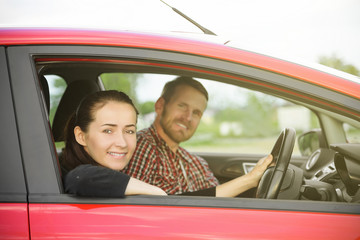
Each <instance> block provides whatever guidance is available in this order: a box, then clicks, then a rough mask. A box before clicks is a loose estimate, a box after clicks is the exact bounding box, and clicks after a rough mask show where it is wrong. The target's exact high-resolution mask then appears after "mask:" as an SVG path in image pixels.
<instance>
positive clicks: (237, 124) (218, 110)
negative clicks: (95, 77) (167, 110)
mask: <svg viewBox="0 0 360 240" xmlns="http://www.w3.org/2000/svg"><path fill="white" fill-rule="evenodd" d="M176 77H177V76H174V75H161V74H128V73H126V74H123V73H111V74H109V73H105V74H102V75H101V76H100V78H101V80H102V81H103V84H104V86H105V89H117V90H120V91H124V92H126V93H127V94H128V95H129V96H130V97H131V98H132V99H133V101H134V102H135V104H136V106H137V108H138V110H139V112H140V115H139V121H138V129H139V130H140V129H142V128H145V127H148V126H150V124H151V123H152V122H153V121H154V117H155V113H154V104H155V101H156V100H157V98H158V97H159V96H160V94H161V91H162V88H163V86H164V84H165V83H166V82H167V81H171V80H173V79H175V78H176ZM197 80H199V81H200V82H201V83H202V84H203V85H204V86H205V88H206V89H207V91H208V92H209V102H208V106H207V109H206V111H205V113H204V114H203V117H202V120H201V123H200V125H199V127H198V129H197V131H196V133H195V134H194V136H193V137H192V138H191V139H190V140H188V141H187V142H184V143H181V146H183V147H185V148H186V149H188V150H190V151H196V152H229V153H258V154H266V153H269V152H270V151H271V149H272V147H273V145H274V143H275V141H276V139H277V137H278V136H279V134H280V131H281V130H282V129H283V128H285V127H293V128H295V129H296V132H297V135H299V134H301V133H303V132H306V131H308V130H310V129H312V128H317V127H318V126H319V124H318V121H317V118H316V116H315V114H313V113H312V112H311V111H309V110H308V109H307V108H305V107H302V106H298V105H295V104H292V103H290V102H288V101H285V100H282V99H279V98H276V97H273V96H269V95H266V94H263V93H260V92H256V91H251V90H248V89H244V88H240V87H238V86H234V85H230V84H225V83H220V82H215V81H211V80H205V79H197ZM294 154H296V155H300V152H299V150H298V147H297V144H296V145H295V149H294Z"/></svg>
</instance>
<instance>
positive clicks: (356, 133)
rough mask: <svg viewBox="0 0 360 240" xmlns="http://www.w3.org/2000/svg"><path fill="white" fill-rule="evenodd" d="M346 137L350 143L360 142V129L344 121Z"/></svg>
mask: <svg viewBox="0 0 360 240" xmlns="http://www.w3.org/2000/svg"><path fill="white" fill-rule="evenodd" d="M344 129H345V134H346V139H347V141H348V142H349V143H360V129H359V128H356V127H354V126H352V125H350V124H347V123H344Z"/></svg>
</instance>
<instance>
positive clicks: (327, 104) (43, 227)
mask: <svg viewBox="0 0 360 240" xmlns="http://www.w3.org/2000/svg"><path fill="white" fill-rule="evenodd" d="M205 38H206V37H205V36H202V37H201V40H200V39H196V38H193V37H185V36H173V35H169V36H166V35H160V34H150V33H136V32H128V31H125V32H113V31H89V30H64V29H1V30H0V39H1V40H0V43H1V44H0V69H1V71H0V74H1V77H0V78H1V80H0V85H1V87H0V91H1V95H0V96H1V101H0V105H1V117H0V118H1V125H0V127H1V137H0V138H1V153H2V156H1V159H0V166H1V167H0V173H1V174H0V180H1V181H0V182H1V184H0V238H1V239H32V240H35V239H360V230H359V227H360V188H359V184H360V144H359V142H360V140H359V137H360V81H359V78H357V77H355V76H351V75H348V74H345V73H341V72H335V71H328V70H326V69H316V68H314V67H309V66H305V65H300V64H296V63H293V62H290V61H285V60H281V59H278V58H273V57H270V56H266V55H262V54H258V53H254V52H249V51H246V50H241V49H237V48H234V47H231V46H228V45H227V44H225V43H222V42H221V41H220V40H217V39H216V37H211V39H205ZM334 72H335V73H334ZM177 76H191V77H194V78H196V79H200V80H201V81H202V82H203V83H204V85H205V86H206V87H207V88H208V90H209V92H210V98H211V100H210V102H209V106H208V109H207V112H206V114H205V115H204V117H203V120H202V121H203V122H202V123H201V125H200V126H199V129H198V131H197V133H196V135H195V136H194V137H193V139H192V140H190V141H189V142H188V143H186V144H185V147H186V148H188V149H189V150H191V151H194V152H197V154H199V155H201V156H202V157H203V158H204V159H205V160H206V161H207V162H208V163H209V165H210V167H211V169H212V171H213V172H214V174H215V175H216V177H217V178H218V179H219V180H220V181H221V182H226V181H228V180H230V179H232V178H234V177H236V176H240V175H242V174H245V173H247V172H248V171H249V170H250V169H251V167H252V166H253V165H254V163H255V162H256V161H257V160H258V159H259V158H260V157H262V156H264V155H265V154H266V153H269V152H270V150H271V148H272V145H273V144H274V143H275V140H276V138H277V136H279V133H281V132H282V133H284V134H285V136H286V137H285V138H286V139H287V138H288V137H289V138H294V137H296V138H297V142H296V144H295V148H294V149H293V153H292V154H291V152H292V149H287V150H288V152H289V153H290V154H291V155H289V156H288V159H290V164H289V165H288V167H287V168H286V169H284V170H283V171H282V174H281V178H279V179H275V178H273V180H271V181H270V180H267V179H265V180H264V179H263V181H262V182H261V183H260V185H261V186H259V187H264V186H267V185H268V184H272V186H273V185H274V186H273V187H274V188H276V189H277V192H278V194H275V195H271V194H268V195H266V194H265V195H262V196H257V197H250V196H248V197H239V198H215V197H194V196H131V197H125V198H119V199H114V198H84V197H77V196H74V195H69V194H65V193H64V189H63V186H62V173H61V168H60V163H59V161H60V160H61V148H62V147H63V143H62V141H63V139H62V130H63V128H64V123H65V120H66V119H67V117H68V116H69V114H71V112H72V111H73V110H74V108H75V107H76V106H77V104H78V103H79V101H80V100H81V98H82V97H83V96H85V95H86V94H88V93H90V92H94V91H101V90H104V89H113V88H116V89H119V90H123V91H127V92H128V93H129V94H130V95H131V96H132V97H133V98H134V99H135V102H136V103H137V104H138V106H139V108H140V111H141V112H142V113H143V115H142V116H141V118H140V120H139V127H138V128H139V129H141V128H142V127H143V126H147V125H148V124H149V123H151V109H152V107H151V106H152V105H151V102H153V101H154V100H153V98H156V97H158V96H159V91H161V89H162V85H163V84H164V82H166V81H167V80H171V79H173V78H175V77H177ZM211 101H212V102H211ZM147 103H149V104H150V107H146V106H147V105H146V104H147ZM230 105H231V106H230ZM149 109H150V110H149ZM149 119H150V120H149ZM210 129H211V131H210ZM282 129H286V130H284V131H282ZM289 129H294V130H296V136H295V133H294V132H293V130H291V134H290V136H288V131H289ZM280 136H283V135H280ZM244 139H246V140H244ZM286 139H285V140H286ZM286 141H287V140H286ZM205 143H206V144H205ZM206 146H208V147H207V148H206ZM285 147H287V148H288V145H285ZM280 160H281V161H287V160H286V159H285V158H284V159H279V160H278V161H280Z"/></svg>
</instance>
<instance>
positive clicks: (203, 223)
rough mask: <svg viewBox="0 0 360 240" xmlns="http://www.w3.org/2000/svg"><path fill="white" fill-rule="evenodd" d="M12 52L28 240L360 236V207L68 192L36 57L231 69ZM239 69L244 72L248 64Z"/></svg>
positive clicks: (133, 51)
mask: <svg viewBox="0 0 360 240" xmlns="http://www.w3.org/2000/svg"><path fill="white" fill-rule="evenodd" d="M7 53H8V56H9V59H8V62H9V66H10V76H11V84H12V86H13V98H14V103H15V111H16V116H17V118H16V124H17V125H18V132H19V144H20V146H21V149H22V152H21V153H22V157H23V163H24V172H25V174H26V180H27V187H28V202H29V206H28V209H29V228H30V231H29V232H30V236H31V239H48V238H64V239H75V238H76V239H79V238H80V239H89V238H91V239H140V238H141V239H143V238H147V239H204V238H205V239H207V238H215V239H239V238H259V239H261V238H269V239H281V238H286V239H288V238H291V239H296V238H299V239H304V238H306V239H319V238H326V239H332V238H333V239H336V238H349V239H351V238H356V237H358V233H357V230H356V229H357V226H358V224H359V215H358V214H359V206H358V204H346V203H330V202H325V203H324V202H313V201H296V200H292V201H288V200H266V199H247V198H234V199H232V198H213V197H185V196H165V197H158V196H132V197H126V198H123V199H111V198H82V197H77V196H73V195H68V194H64V190H63V188H62V181H61V172H60V170H59V163H58V158H57V157H58V156H57V153H56V147H55V144H54V141H53V138H52V132H51V127H50V124H49V120H48V114H47V111H46V107H45V104H44V101H43V96H42V91H41V87H40V84H39V78H38V74H37V73H38V70H39V69H37V68H36V60H37V59H39V58H42V59H47V60H49V59H56V60H57V61H59V60H61V59H62V60H63V61H67V60H66V59H70V61H69V63H68V64H69V65H71V64H72V63H73V62H74V61H73V60H71V59H73V58H77V59H78V60H76V61H87V60H86V59H90V60H89V61H96V60H94V59H96V58H101V59H111V61H114V59H115V60H119V61H123V62H126V64H128V61H130V62H131V64H130V65H136V64H140V65H151V64H154V63H156V65H157V66H156V68H158V67H159V64H162V67H163V68H166V69H167V71H172V72H174V71H177V72H179V73H184V70H183V66H184V65H186V66H187V67H189V66H191V67H192V70H191V71H195V72H196V71H199V70H204V69H205V68H206V69H207V70H209V69H210V70H211V72H213V73H215V74H218V73H220V72H225V71H229V73H230V70H229V69H234V64H233V63H228V62H226V61H223V60H220V59H209V58H206V57H201V56H194V55H191V54H183V53H178V52H169V51H167V52H165V51H157V50H155V49H146V48H145V49H144V48H139V49H138V48H128V47H124V48H122V47H109V46H104V47H101V46H97V47H90V46H60V45H59V46H56V45H44V46H41V45H36V46H31V45H30V46H14V47H9V49H8V50H7ZM79 59H80V60H79ZM81 59H82V60H81ZM84 59H85V60H84ZM139 60H142V61H143V63H141V62H140V61H139ZM144 62H145V63H144ZM169 66H170V67H169ZM173 66H175V67H173ZM219 66H220V67H219ZM235 67H238V70H239V69H240V70H241V68H242V67H243V66H237V65H235ZM219 68H220V70H219ZM235 69H236V68H235ZM210 70H209V71H210ZM186 71H188V70H186ZM251 71H255V70H254V69H252V70H251ZM199 72H200V71H199ZM208 74H209V73H206V74H205V75H208ZM255 75H256V74H253V76H255ZM290 80H291V79H290ZM250 85H252V84H250Z"/></svg>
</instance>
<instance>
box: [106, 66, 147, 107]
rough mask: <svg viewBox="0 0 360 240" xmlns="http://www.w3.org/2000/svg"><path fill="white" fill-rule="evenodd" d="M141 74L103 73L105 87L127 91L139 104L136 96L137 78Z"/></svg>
mask: <svg viewBox="0 0 360 240" xmlns="http://www.w3.org/2000/svg"><path fill="white" fill-rule="evenodd" d="M139 76H140V74H127V73H106V74H102V75H101V80H102V82H103V84H104V86H105V89H112V90H118V91H122V92H124V93H126V94H127V95H129V97H130V98H131V99H132V100H133V101H134V103H135V105H138V100H137V97H136V86H137V79H138V77H139Z"/></svg>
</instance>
